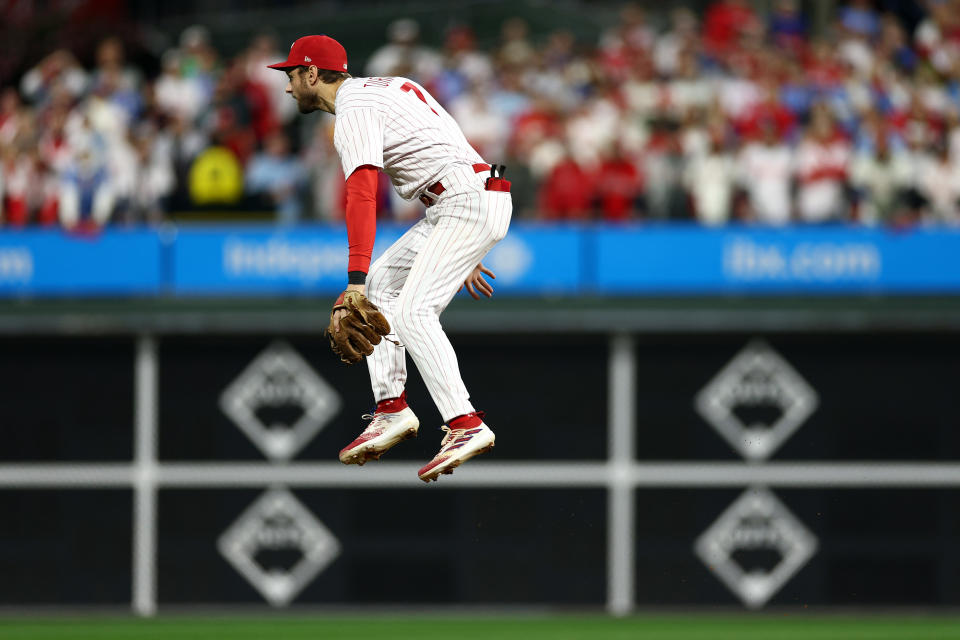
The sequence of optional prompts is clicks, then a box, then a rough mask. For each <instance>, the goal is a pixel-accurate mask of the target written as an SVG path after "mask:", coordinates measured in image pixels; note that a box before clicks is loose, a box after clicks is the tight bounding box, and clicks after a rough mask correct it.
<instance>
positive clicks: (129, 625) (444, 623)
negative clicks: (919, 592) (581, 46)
mask: <svg viewBox="0 0 960 640" xmlns="http://www.w3.org/2000/svg"><path fill="white" fill-rule="evenodd" d="M174 638H176V639H177V640H214V639H217V640H219V639H221V638H222V639H224V640H261V639H262V640H301V639H302V640H307V639H310V640H341V639H343V640H367V639H371V640H373V639H376V640H434V639H436V640H440V639H443V640H487V639H489V640H521V639H522V640H637V639H640V640H643V639H647V638H649V639H651V640H653V639H656V640H951V639H958V640H960V617H940V616H935V617H919V616H918V617H887V616H879V615H870V616H865V617H853V616H828V617H824V616H812V615H781V616H776V615H771V614H764V615H759V616H732V615H731V616H710V615H700V614H691V615H689V616H679V615H647V616H637V617H630V618H622V619H615V618H608V617H602V616H552V617H515V618H511V617H499V616H498V617H450V616H446V617H443V616H440V617H429V618H426V617H406V616H403V617H382V616H374V617H356V616H342V615H337V616H320V615H318V616H315V617H297V618H289V617H274V618H269V617H257V618H252V617H251V618H247V617H226V616H225V617H214V616H205V617H193V616H190V617H179V616H171V617H159V618H156V619H152V620H140V619H134V618H125V617H116V618H100V617H89V618H60V617H52V618H46V619H28V618H6V619H0V640H121V639H122V640H127V639H129V640H169V639H174Z"/></svg>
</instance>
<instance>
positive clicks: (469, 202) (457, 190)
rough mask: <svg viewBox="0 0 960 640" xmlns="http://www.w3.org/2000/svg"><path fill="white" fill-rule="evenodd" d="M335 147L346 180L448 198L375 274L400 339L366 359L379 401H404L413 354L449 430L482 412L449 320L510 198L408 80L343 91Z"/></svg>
mask: <svg viewBox="0 0 960 640" xmlns="http://www.w3.org/2000/svg"><path fill="white" fill-rule="evenodd" d="M335 108H336V123H335V130H334V145H335V146H336V148H337V152H338V153H339V154H340V160H341V162H342V164H343V172H344V175H346V176H350V174H352V173H353V171H354V170H355V169H356V168H357V167H360V166H362V165H372V166H375V167H378V168H381V169H383V171H384V172H385V173H386V174H387V175H389V176H390V179H391V180H392V181H393V185H394V188H395V189H396V190H397V193H399V194H400V196H402V197H404V198H406V199H411V198H415V197H417V196H419V195H420V194H421V193H423V192H424V191H425V190H426V188H427V187H428V186H430V185H432V184H433V183H435V182H438V181H442V182H443V185H444V187H445V189H446V191H444V192H443V194H441V195H440V196H439V198H437V199H436V200H435V204H434V205H433V206H431V207H430V208H429V209H427V215H426V217H425V218H424V219H423V220H421V221H420V222H418V223H417V224H415V225H414V226H413V227H412V228H411V229H410V230H409V231H407V233H405V234H404V235H403V236H402V237H401V238H400V239H399V240H397V242H396V243H394V244H393V246H391V247H390V248H389V249H387V251H386V252H385V253H384V254H383V255H382V256H381V257H380V258H379V259H377V261H376V262H374V263H373V265H372V266H371V268H370V273H369V274H368V277H367V297H368V298H370V300H371V302H373V303H374V304H376V305H377V306H378V307H380V309H381V310H382V311H383V313H384V315H386V317H387V319H388V320H389V321H390V326H391V327H392V329H393V331H394V334H393V335H391V336H390V337H391V338H394V339H396V340H399V342H400V343H401V344H402V346H400V345H396V344H394V343H392V342H389V341H386V340H384V341H382V342H381V343H380V344H379V345H378V346H377V347H376V348H375V349H374V352H373V355H371V356H368V357H367V365H368V367H369V369H370V381H371V384H372V387H373V393H374V397H375V398H376V400H377V401H378V402H379V401H380V400H384V399H387V398H395V397H397V396H399V395H400V394H401V393H402V392H403V388H404V385H405V384H406V381H407V365H406V354H407V352H409V353H410V356H411V357H412V358H413V361H414V363H415V364H416V365H417V369H418V370H419V371H420V374H421V376H423V379H424V382H425V383H426V385H427V389H428V390H429V391H430V396H431V397H432V398H433V401H434V403H435V404H436V405H437V408H438V409H439V410H440V415H441V416H442V417H443V419H444V421H449V420H451V419H452V418H455V417H457V416H459V415H463V414H465V413H470V412H472V411H473V410H474V408H473V405H472V404H470V395H469V394H468V393H467V389H466V387H465V386H464V384H463V380H462V378H461V377H460V369H459V366H458V364H457V355H456V353H454V350H453V346H452V345H451V344H450V340H449V339H448V338H447V335H446V334H445V333H444V332H443V328H442V327H441V325H440V314H441V313H442V312H443V310H444V309H446V307H447V305H448V304H450V301H451V300H452V299H453V296H454V295H455V294H456V292H457V290H458V289H459V288H460V285H461V284H463V281H464V280H465V279H466V278H467V276H468V275H469V274H470V272H471V271H472V270H473V268H474V267H476V266H477V264H478V263H479V262H480V261H481V260H482V259H483V257H484V256H485V255H486V254H487V252H488V251H490V249H491V248H493V245H495V244H496V243H497V242H498V241H499V240H500V239H502V238H503V237H504V236H505V235H506V233H507V228H508V227H509V225H510V217H511V214H512V212H513V204H512V201H511V198H510V194H509V193H503V192H494V191H486V190H485V189H484V178H485V176H483V175H477V173H476V172H475V171H474V170H473V167H472V165H473V164H475V163H481V162H483V159H482V158H481V157H480V155H479V154H477V152H476V151H475V150H474V149H473V148H472V147H471V146H470V144H469V143H468V142H467V140H466V138H465V137H464V135H463V132H462V131H461V130H460V127H459V126H458V125H457V123H456V122H455V121H454V119H453V118H452V117H451V116H450V115H449V114H448V113H447V112H446V111H445V110H444V109H443V107H442V106H441V105H440V104H439V103H438V102H437V101H436V100H434V99H433V97H432V96H430V94H429V93H427V91H426V90H425V89H424V88H423V87H421V86H420V85H418V84H416V83H414V82H412V81H410V80H408V79H406V78H353V79H348V80H346V81H345V82H344V83H343V84H342V85H341V86H340V89H339V90H338V91H337V97H336V104H335Z"/></svg>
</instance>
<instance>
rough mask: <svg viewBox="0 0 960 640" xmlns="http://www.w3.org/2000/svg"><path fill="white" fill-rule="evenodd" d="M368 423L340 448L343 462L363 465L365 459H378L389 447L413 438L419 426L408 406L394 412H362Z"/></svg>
mask: <svg viewBox="0 0 960 640" xmlns="http://www.w3.org/2000/svg"><path fill="white" fill-rule="evenodd" d="M363 419H364V420H369V421H370V424H369V425H367V428H366V429H364V430H363V433H361V434H360V435H359V436H357V439H356V440H354V441H353V442H351V443H350V444H348V445H347V446H346V447H344V448H343V449H341V450H340V462H342V463H343V464H358V465H363V463H365V462H366V461H367V460H379V459H380V456H382V455H383V454H384V453H386V452H387V450H388V449H390V447H392V446H393V445H395V444H397V443H398V442H401V441H403V440H407V439H409V438H413V437H415V436H416V435H417V429H419V428H420V421H419V420H418V419H417V416H415V415H414V414H413V411H412V410H411V409H410V407H406V408H405V409H402V410H400V411H397V412H396V413H374V414H369V413H367V414H364V415H363Z"/></svg>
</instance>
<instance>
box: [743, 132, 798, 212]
mask: <svg viewBox="0 0 960 640" xmlns="http://www.w3.org/2000/svg"><path fill="white" fill-rule="evenodd" d="M757 126H758V129H759V131H760V135H759V136H758V139H755V140H753V141H751V142H749V143H747V145H746V146H744V148H743V149H742V150H741V151H740V155H739V157H738V158H737V178H738V181H739V184H740V186H741V188H742V189H743V191H744V192H745V193H746V194H747V201H748V204H749V208H748V219H750V220H754V221H756V222H760V223H762V224H769V225H784V224H787V223H789V222H790V218H791V209H792V207H791V193H790V189H791V184H792V180H793V152H792V151H791V149H790V147H789V146H788V145H787V144H785V143H784V142H783V138H782V136H781V135H780V134H779V131H778V126H777V124H776V123H775V122H772V121H769V120H767V121H761V122H758V123H757Z"/></svg>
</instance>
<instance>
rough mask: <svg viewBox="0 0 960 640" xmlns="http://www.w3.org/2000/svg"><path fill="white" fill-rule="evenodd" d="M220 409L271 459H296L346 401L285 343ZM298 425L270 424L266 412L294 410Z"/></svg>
mask: <svg viewBox="0 0 960 640" xmlns="http://www.w3.org/2000/svg"><path fill="white" fill-rule="evenodd" d="M220 408H221V409H222V410H223V412H224V413H226V414H227V415H228V416H229V417H230V419H231V420H233V422H234V423H235V424H236V425H237V426H238V427H240V429H241V430H242V431H243V432H244V433H245V434H247V437H249V438H250V439H251V440H252V441H253V442H254V444H256V445H257V446H258V447H259V448H260V450H261V451H262V452H263V453H264V455H266V456H267V457H268V458H270V459H271V460H289V459H290V458H292V457H293V456H295V455H296V454H297V453H298V452H299V451H300V449H302V448H303V447H304V446H305V445H306V444H307V443H308V442H310V440H311V439H312V438H313V437H314V436H315V435H316V434H317V432H318V431H320V429H322V428H323V427H324V426H325V425H326V424H327V423H328V422H329V421H330V419H331V418H333V416H335V415H336V414H337V412H338V411H339V410H340V396H339V395H338V394H337V392H336V391H335V390H334V389H333V388H332V387H331V386H330V385H329V384H327V383H326V382H324V380H323V379H322V378H321V377H320V376H318V375H317V374H316V373H315V372H314V371H313V369H311V368H310V365H309V364H307V362H306V361H305V360H304V359H303V358H301V357H300V355H299V354H297V352H296V351H294V350H293V349H292V348H291V347H290V346H289V345H287V344H286V343H284V342H275V343H274V344H272V345H270V347H268V348H267V350H266V351H264V352H263V353H261V354H260V355H259V356H257V357H256V359H254V361H253V362H251V363H250V365H249V366H248V367H247V368H246V369H245V370H244V371H243V373H241V374H240V377H238V378H237V379H236V380H234V381H233V383H232V384H231V385H230V386H229V387H227V388H226V389H225V390H224V392H223V394H221V396H220ZM291 408H293V409H294V410H295V411H296V413H298V414H299V415H298V416H297V417H296V419H293V420H292V421H290V422H289V423H288V422H283V421H280V420H270V424H264V420H263V419H261V417H260V416H258V415H257V413H258V411H260V412H262V411H264V410H271V409H273V410H283V409H286V410H289V409H291Z"/></svg>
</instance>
